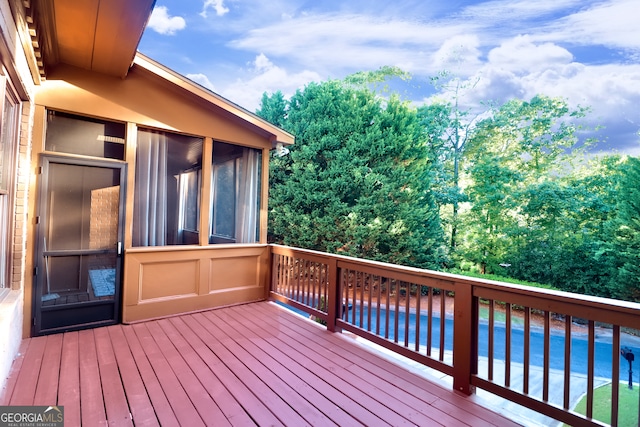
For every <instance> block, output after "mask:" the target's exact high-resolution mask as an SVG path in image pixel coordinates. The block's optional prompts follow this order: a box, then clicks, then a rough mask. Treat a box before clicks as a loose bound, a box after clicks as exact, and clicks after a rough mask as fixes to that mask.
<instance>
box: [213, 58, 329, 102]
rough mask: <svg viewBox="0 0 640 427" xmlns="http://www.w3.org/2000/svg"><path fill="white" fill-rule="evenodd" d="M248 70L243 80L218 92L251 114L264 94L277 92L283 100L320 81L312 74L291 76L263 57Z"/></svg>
mask: <svg viewBox="0 0 640 427" xmlns="http://www.w3.org/2000/svg"><path fill="white" fill-rule="evenodd" d="M249 66H250V69H249V70H247V72H246V73H244V74H245V75H243V77H241V78H238V79H236V80H235V81H233V82H230V83H229V84H228V85H227V86H226V87H225V88H224V89H222V90H221V91H220V93H221V95H223V96H224V97H225V98H227V99H230V100H233V102H235V103H236V104H238V105H241V106H242V107H244V108H246V109H247V110H249V111H255V110H256V109H257V108H258V107H259V105H260V100H261V99H262V94H263V93H264V92H267V93H273V92H276V91H278V90H279V91H281V92H282V93H283V94H284V95H285V97H289V96H291V95H293V93H295V91H296V90H297V89H299V88H301V87H303V86H304V85H306V84H307V83H309V82H312V81H321V80H323V78H322V77H321V76H320V75H319V74H318V73H316V72H314V71H309V70H303V71H301V72H298V73H291V72H289V71H287V70H286V69H284V68H282V67H279V66H277V65H275V64H274V63H273V62H271V60H269V58H267V56H266V55H264V54H259V55H257V56H256V58H255V60H254V61H252V62H251V63H250V64H249Z"/></svg>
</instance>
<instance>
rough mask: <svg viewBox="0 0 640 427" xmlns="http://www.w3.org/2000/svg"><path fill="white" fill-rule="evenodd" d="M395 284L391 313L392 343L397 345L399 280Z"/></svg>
mask: <svg viewBox="0 0 640 427" xmlns="http://www.w3.org/2000/svg"><path fill="white" fill-rule="evenodd" d="M395 284H396V288H395V289H396V301H395V307H394V311H393V342H395V343H396V344H397V343H398V329H399V328H398V323H399V321H400V319H399V318H398V313H399V312H400V284H401V282H400V281H399V280H396V281H395Z"/></svg>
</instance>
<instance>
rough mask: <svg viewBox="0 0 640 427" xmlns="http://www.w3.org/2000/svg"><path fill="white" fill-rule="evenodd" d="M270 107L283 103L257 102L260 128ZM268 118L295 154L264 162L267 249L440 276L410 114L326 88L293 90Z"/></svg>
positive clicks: (367, 96)
mask: <svg viewBox="0 0 640 427" xmlns="http://www.w3.org/2000/svg"><path fill="white" fill-rule="evenodd" d="M274 105H276V106H281V105H282V103H281V102H280V100H279V99H274V97H273V96H272V97H268V96H265V97H263V102H262V107H261V109H260V110H259V112H258V113H259V114H263V117H265V118H267V119H269V118H271V117H268V116H267V115H266V114H265V112H266V111H269V112H273V111H274V108H272V107H273V106H274ZM278 108H280V107H278ZM277 111H278V113H277V114H276V115H275V117H283V118H284V121H283V123H282V126H283V127H284V129H285V130H287V131H289V132H291V133H292V134H293V135H295V136H296V144H295V145H294V146H292V147H290V153H289V154H288V155H286V156H281V157H277V156H274V157H273V158H272V165H271V171H272V176H271V189H270V201H269V206H270V213H269V228H270V239H271V241H274V242H278V243H283V244H287V245H293V246H299V247H304V248H310V249H315V250H322V251H328V252H333V253H342V254H345V255H352V256H358V257H362V258H367V259H373V260H380V261H386V262H392V263H398V264H404V265H411V266H418V267H426V268H440V266H441V264H442V262H443V260H444V255H445V251H444V244H443V234H442V230H441V227H440V222H439V216H438V211H437V208H436V206H435V203H434V201H433V197H432V195H431V193H430V181H429V177H430V175H429V170H428V167H429V163H428V150H427V146H426V143H425V138H424V137H423V133H422V132H421V128H420V126H419V121H418V117H417V114H416V111H415V110H414V109H412V108H410V107H409V106H408V105H407V104H406V103H403V102H401V101H400V100H399V99H398V98H397V97H394V96H391V97H390V98H389V99H382V98H380V97H377V96H376V94H375V93H373V92H372V91H370V90H368V89H366V88H365V87H363V86H361V85H353V84H350V83H345V82H342V81H327V82H323V83H310V84H309V85H308V86H306V87H305V88H304V89H302V90H298V91H297V92H296V94H295V95H293V97H292V98H291V99H290V100H289V102H288V103H287V105H286V108H285V110H284V111H283V110H282V109H279V110H277ZM270 114H271V113H270Z"/></svg>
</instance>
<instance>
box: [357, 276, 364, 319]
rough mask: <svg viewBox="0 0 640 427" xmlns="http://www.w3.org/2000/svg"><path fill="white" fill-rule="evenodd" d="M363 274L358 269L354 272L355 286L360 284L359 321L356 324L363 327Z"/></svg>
mask: <svg viewBox="0 0 640 427" xmlns="http://www.w3.org/2000/svg"><path fill="white" fill-rule="evenodd" d="M364 279H365V274H364V273H362V272H360V271H358V272H357V273H356V288H357V287H358V283H359V284H360V323H359V325H358V326H360V327H361V328H364V288H365V283H364Z"/></svg>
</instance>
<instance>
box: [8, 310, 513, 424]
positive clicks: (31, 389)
mask: <svg viewBox="0 0 640 427" xmlns="http://www.w3.org/2000/svg"><path fill="white" fill-rule="evenodd" d="M0 405H47V406H48V405H58V406H64V412H65V421H66V424H65V425H68V426H76V425H97V424H107V423H109V424H113V425H144V426H146V425H167V426H174V425H186V426H190V427H191V426H198V425H215V426H222V425H256V424H257V425H292V426H303V425H322V426H325V425H332V424H337V425H342V426H347V425H348V426H352V425H360V424H364V425H369V426H373V425H375V426H379V425H394V426H398V425H422V426H426V425H429V426H431V425H446V426H466V425H470V426H483V425H484V426H488V425H492V426H493V425H498V426H511V425H517V424H515V423H514V422H512V421H510V420H508V419H507V418H505V417H503V416H502V415H499V414H496V413H494V412H492V411H490V410H488V409H486V408H484V407H482V406H480V405H479V404H477V403H476V402H474V400H473V399H472V398H470V397H466V396H463V395H460V394H458V393H456V392H454V391H452V390H451V389H446V388H444V387H442V386H441V385H438V384H436V383H433V382H430V381H429V380H427V379H425V378H424V377H422V376H420V375H418V374H415V373H412V372H410V371H409V370H407V369H405V368H404V367H401V366H399V365H397V364H394V363H393V362H390V361H389V360H387V359H385V358H383V357H381V356H380V355H378V354H376V353H374V352H372V351H370V350H368V349H367V348H364V347H363V346H361V345H358V344H357V343H355V342H353V341H352V340H351V339H350V338H348V337H345V336H344V335H342V334H334V333H331V332H328V331H327V330H326V329H325V328H323V327H319V325H316V324H314V323H313V322H309V321H307V320H305V319H302V318H300V317H299V316H296V315H294V314H292V313H290V312H288V311H287V310H285V309H283V308H280V307H278V306H277V305H275V304H273V303H270V302H260V303H252V304H246V305H242V306H236V307H228V308H223V309H217V310H211V311H206V312H201V313H197V314H188V315H182V316H177V317H172V318H167V319H163V320H156V321H150V322H146V323H139V324H135V325H116V326H110V327H103V328H98V329H92V330H85V331H80V332H68V333H65V334H57V335H50V336H46V337H37V338H30V339H27V340H24V341H23V343H22V347H21V350H20V356H19V358H18V359H16V361H15V362H14V365H13V368H12V372H11V375H10V377H9V379H8V381H7V385H6V387H5V389H4V390H3V392H2V396H0Z"/></svg>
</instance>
